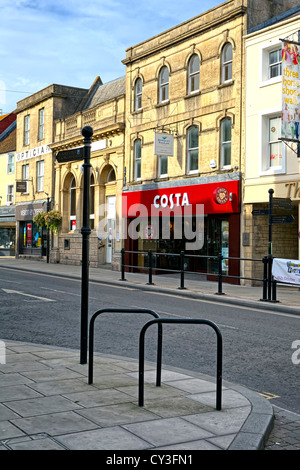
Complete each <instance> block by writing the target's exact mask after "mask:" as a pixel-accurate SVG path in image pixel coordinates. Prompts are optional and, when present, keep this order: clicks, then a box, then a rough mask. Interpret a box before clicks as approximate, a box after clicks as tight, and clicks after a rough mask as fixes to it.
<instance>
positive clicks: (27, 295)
mask: <svg viewBox="0 0 300 470" xmlns="http://www.w3.org/2000/svg"><path fill="white" fill-rule="evenodd" d="M2 290H3V291H4V292H6V293H7V294H19V295H25V296H26V297H33V298H34V299H39V300H43V301H44V302H55V300H53V299H47V298H46V297H38V296H37V295H31V294H26V293H25V292H20V291H18V290H11V289H2Z"/></svg>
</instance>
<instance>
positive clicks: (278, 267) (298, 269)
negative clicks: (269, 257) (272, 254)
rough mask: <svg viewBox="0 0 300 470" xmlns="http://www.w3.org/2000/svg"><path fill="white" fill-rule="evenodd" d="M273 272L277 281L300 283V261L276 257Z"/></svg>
mask: <svg viewBox="0 0 300 470" xmlns="http://www.w3.org/2000/svg"><path fill="white" fill-rule="evenodd" d="M272 274H273V276H274V278H275V279H276V281H279V282H284V283H289V284H300V261H299V260H290V259H280V258H274V260H273V266H272Z"/></svg>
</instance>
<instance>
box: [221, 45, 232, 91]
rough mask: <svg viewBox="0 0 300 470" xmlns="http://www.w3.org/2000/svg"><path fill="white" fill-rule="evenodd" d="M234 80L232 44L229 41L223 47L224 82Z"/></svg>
mask: <svg viewBox="0 0 300 470" xmlns="http://www.w3.org/2000/svg"><path fill="white" fill-rule="evenodd" d="M231 80H232V45H231V44H230V43H229V42H228V43H226V44H225V46H224V47H223V49H222V83H227V82H230V81H231Z"/></svg>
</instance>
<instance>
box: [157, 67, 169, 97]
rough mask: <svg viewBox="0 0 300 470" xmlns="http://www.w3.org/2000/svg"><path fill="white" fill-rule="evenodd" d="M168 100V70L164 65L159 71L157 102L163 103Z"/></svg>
mask: <svg viewBox="0 0 300 470" xmlns="http://www.w3.org/2000/svg"><path fill="white" fill-rule="evenodd" d="M168 100H169V70H168V67H166V66H165V65H164V66H163V67H162V68H161V70H160V72H159V102H160V103H164V102H166V101H168Z"/></svg>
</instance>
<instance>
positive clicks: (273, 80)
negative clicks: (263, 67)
mask: <svg viewBox="0 0 300 470" xmlns="http://www.w3.org/2000/svg"><path fill="white" fill-rule="evenodd" d="M281 82H282V75H278V76H277V77H274V78H270V79H268V80H262V81H261V82H260V83H259V88H263V87H265V86H270V85H275V84H276V83H281Z"/></svg>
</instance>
